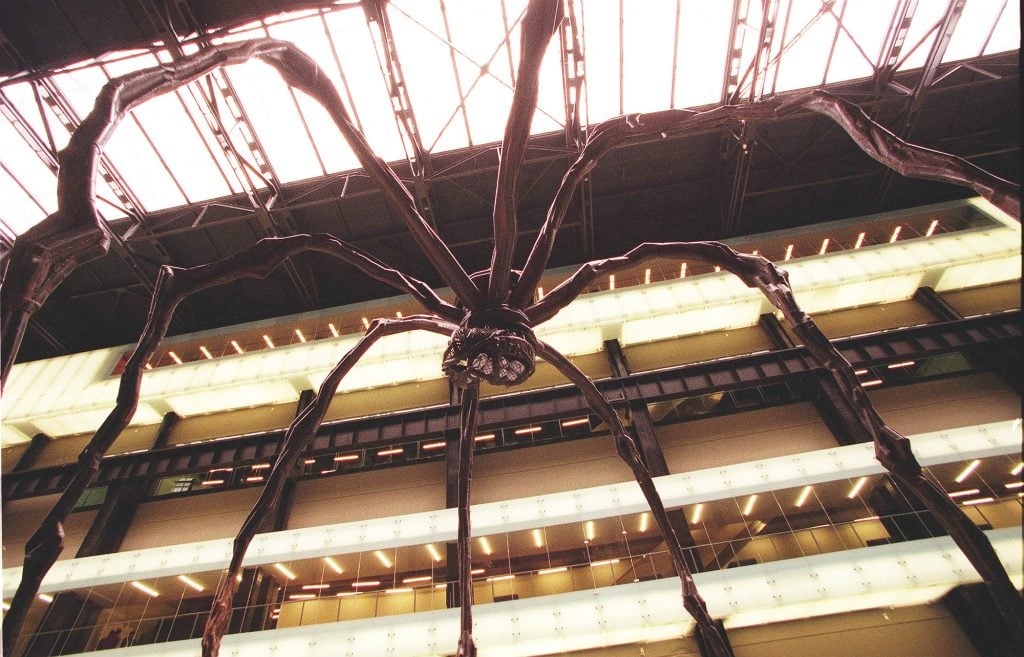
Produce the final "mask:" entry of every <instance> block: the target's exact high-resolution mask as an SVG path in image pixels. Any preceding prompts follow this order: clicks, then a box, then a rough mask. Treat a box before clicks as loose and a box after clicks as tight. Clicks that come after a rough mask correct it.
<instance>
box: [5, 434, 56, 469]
mask: <svg viewBox="0 0 1024 657" xmlns="http://www.w3.org/2000/svg"><path fill="white" fill-rule="evenodd" d="M51 440H53V438H51V437H49V436H48V435H46V434H45V433H37V434H36V435H34V436H32V442H31V443H29V446H28V449H26V450H25V451H24V452H22V453H21V458H19V459H18V462H17V463H15V464H14V467H13V468H11V472H21V471H22V470H31V469H32V466H33V465H35V463H36V461H37V460H38V459H39V455H40V454H42V453H43V450H44V449H46V446H47V445H49V444H50V441H51Z"/></svg>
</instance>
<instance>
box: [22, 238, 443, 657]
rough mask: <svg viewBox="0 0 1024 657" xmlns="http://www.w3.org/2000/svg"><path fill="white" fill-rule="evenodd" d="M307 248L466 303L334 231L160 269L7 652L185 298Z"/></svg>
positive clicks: (429, 299)
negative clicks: (142, 322) (67, 525)
mask: <svg viewBox="0 0 1024 657" xmlns="http://www.w3.org/2000/svg"><path fill="white" fill-rule="evenodd" d="M305 251H319V252H323V253H328V254H331V255H334V256H336V257H339V258H341V259H343V260H345V261H346V262H349V263H350V264H352V265H353V266H355V267H356V268H358V269H359V270H360V271H363V272H364V273H366V274H368V275H369V276H371V277H373V278H375V279H377V280H380V281H382V282H384V283H388V284H390V285H394V286H395V287H397V288H398V289H400V290H403V291H405V292H409V293H410V294H411V295H412V296H413V297H414V298H416V299H417V300H419V301H420V302H421V303H423V304H424V305H425V306H426V307H427V308H429V309H436V310H437V311H438V312H439V313H443V314H444V316H445V317H449V316H451V314H452V313H454V314H455V316H456V317H458V316H459V314H458V311H456V310H455V309H454V308H453V307H452V306H450V305H448V304H445V303H444V302H443V301H441V300H440V299H439V298H437V296H436V295H434V293H433V291H432V290H430V288H429V287H427V286H426V284H424V283H421V282H420V281H417V280H416V279H414V278H411V277H408V276H405V275H404V274H402V273H401V272H398V271H396V270H394V269H391V268H389V267H387V266H386V265H384V264H383V263H381V262H379V261H378V260H376V259H375V258H373V257H372V256H369V255H368V254H366V253H364V252H363V251H361V250H359V249H356V248H354V247H352V246H351V245H349V244H346V243H345V242H342V241H341V240H338V239H337V238H334V237H330V236H317V235H295V236H292V237H281V238H268V239H264V240H260V241H259V242H257V243H256V244H255V245H253V246H252V247H250V248H248V249H245V250H243V251H240V252H239V253H236V254H234V255H231V256H229V257H227V258H224V259H223V260H220V261H217V262H214V263H211V264H206V265H198V266H196V267H191V268H188V269H181V268H177V267H170V266H164V267H162V268H161V269H160V273H159V275H158V277H157V286H156V291H155V292H154V294H153V299H152V302H151V304H150V307H149V314H148V317H147V320H146V325H145V327H144V328H143V330H142V334H141V335H140V337H139V341H138V344H137V345H136V346H135V349H134V350H133V352H132V354H131V356H130V357H129V358H128V362H127V364H126V365H125V369H124V372H122V374H121V379H120V383H119V387H118V394H117V401H116V403H115V405H114V408H113V409H111V411H110V413H109V414H108V415H107V417H106V419H105V420H104V421H103V424H101V425H100V427H99V429H97V431H96V433H95V434H94V435H93V437H92V439H90V441H89V444H88V445H86V447H85V449H83V450H82V453H81V454H80V455H79V457H78V469H77V471H76V472H75V475H74V477H73V478H72V480H71V482H70V483H69V484H68V486H67V488H65V490H64V492H63V493H62V494H61V496H60V498H59V499H58V500H57V502H56V504H54V506H53V508H52V509H51V510H50V512H49V513H48V514H47V515H46V517H45V518H44V520H43V522H42V524H41V525H40V527H39V529H37V530H36V531H35V532H34V533H33V534H32V536H31V537H30V538H29V540H28V541H27V543H26V545H25V562H24V566H23V570H22V579H21V582H20V583H19V585H18V589H17V592H16V593H15V596H14V598H13V600H12V601H11V609H10V610H9V611H8V612H7V614H5V616H4V624H3V636H4V639H3V640H4V650H5V651H6V652H7V654H13V652H12V651H13V645H14V641H16V639H17V637H18V635H19V633H20V632H21V626H22V624H23V622H24V619H25V614H26V613H27V611H28V607H29V605H31V603H32V600H33V599H34V598H35V595H36V593H38V591H39V585H40V584H41V583H42V580H43V577H45V576H46V573H47V572H48V571H49V569H50V567H51V566H53V563H54V562H55V561H56V560H57V557H58V556H59V555H60V553H61V551H62V550H63V547H64V546H63V540H62V534H63V529H62V524H63V523H64V521H65V520H66V519H67V517H68V514H70V513H71V510H72V509H73V508H74V505H75V503H76V502H77V501H78V498H79V497H81V496H82V493H83V492H84V491H85V489H86V487H88V485H89V483H90V482H91V481H92V479H93V477H94V476H95V475H96V471H97V469H98V468H99V462H100V459H102V458H103V455H104V454H106V452H107V450H108V449H110V446H111V445H112V444H113V443H114V441H115V440H116V439H117V437H118V436H119V435H121V432H122V431H123V430H124V428H125V427H126V426H127V425H128V423H129V422H130V421H131V419H132V417H133V416H134V415H135V410H136V408H137V407H138V402H139V391H140V389H141V386H142V374H143V372H144V370H145V365H146V363H148V362H149V361H150V360H151V359H152V357H153V354H154V353H155V352H156V349H157V347H159V345H160V342H161V340H163V338H164V336H165V335H166V334H167V329H168V327H169V326H170V323H171V318H172V316H173V315H174V311H175V309H176V308H177V307H178V304H179V303H181V301H182V300H184V299H185V298H187V297H189V296H190V295H192V294H194V293H196V292H199V291H200V290H204V289H207V288H210V287H213V286H215V285H220V284H223V283H227V282H230V281H233V280H237V279H240V278H263V277H265V276H267V275H268V274H269V273H270V272H271V271H272V270H273V269H274V268H275V267H277V266H278V265H279V264H280V263H281V262H282V261H284V260H285V259H286V258H288V257H291V256H293V255H295V254H297V253H303V252H305ZM452 330H454V326H452ZM449 333H450V332H449Z"/></svg>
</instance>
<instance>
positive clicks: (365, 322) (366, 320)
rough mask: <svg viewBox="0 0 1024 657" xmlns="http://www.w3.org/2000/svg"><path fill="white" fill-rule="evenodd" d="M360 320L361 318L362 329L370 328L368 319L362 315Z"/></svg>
mask: <svg viewBox="0 0 1024 657" xmlns="http://www.w3.org/2000/svg"><path fill="white" fill-rule="evenodd" d="M362 320H363V328H364V329H369V328H370V320H368V319H366V318H365V317H363V318H362Z"/></svg>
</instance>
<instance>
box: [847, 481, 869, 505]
mask: <svg viewBox="0 0 1024 657" xmlns="http://www.w3.org/2000/svg"><path fill="white" fill-rule="evenodd" d="M867 481H868V478H867V477H861V478H860V479H858V480H857V483H855V484H854V485H853V488H851V489H850V493H849V495H847V496H846V497H847V498H848V499H851V500H852V499H853V498H855V497H857V495H859V494H860V490H861V489H862V488H864V484H866V483H867Z"/></svg>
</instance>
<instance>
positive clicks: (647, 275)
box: [644, 267, 651, 285]
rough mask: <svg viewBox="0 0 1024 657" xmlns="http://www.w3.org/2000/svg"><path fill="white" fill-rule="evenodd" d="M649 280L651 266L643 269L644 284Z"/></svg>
mask: <svg viewBox="0 0 1024 657" xmlns="http://www.w3.org/2000/svg"><path fill="white" fill-rule="evenodd" d="M650 282H651V268H650V267H648V268H647V269H645V270H644V284H645V285H646V284H648V283H650Z"/></svg>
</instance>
